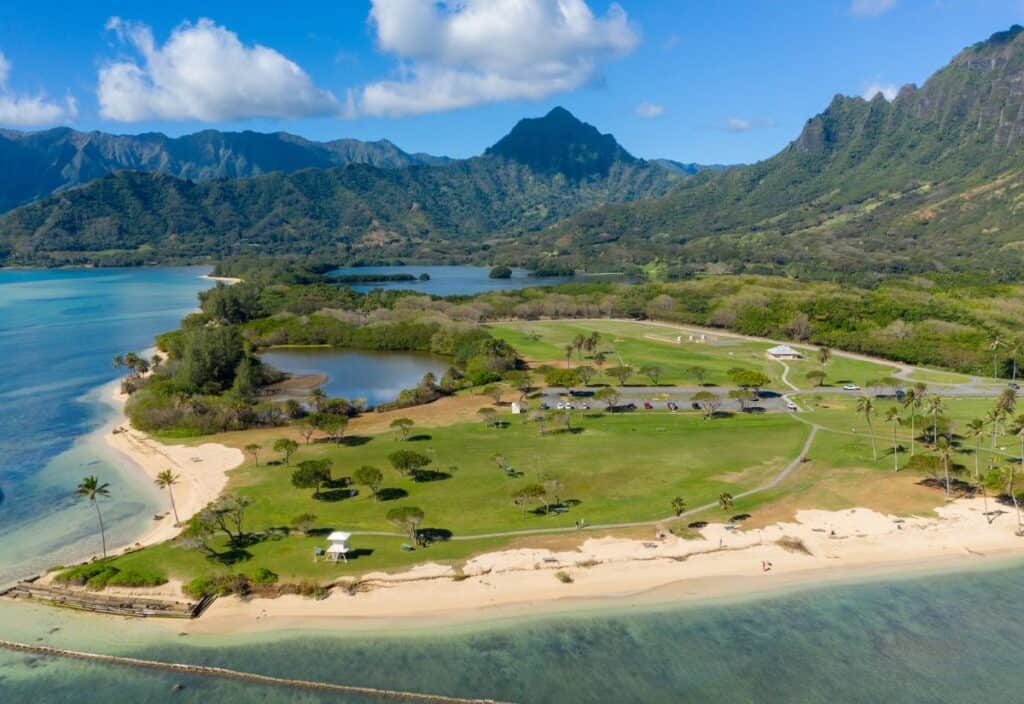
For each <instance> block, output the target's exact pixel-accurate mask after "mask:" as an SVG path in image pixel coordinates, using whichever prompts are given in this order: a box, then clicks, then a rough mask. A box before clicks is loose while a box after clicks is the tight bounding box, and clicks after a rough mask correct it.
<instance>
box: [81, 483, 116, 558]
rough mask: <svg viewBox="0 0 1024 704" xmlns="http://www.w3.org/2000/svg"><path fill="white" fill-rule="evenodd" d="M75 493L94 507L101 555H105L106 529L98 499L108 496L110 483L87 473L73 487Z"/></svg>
mask: <svg viewBox="0 0 1024 704" xmlns="http://www.w3.org/2000/svg"><path fill="white" fill-rule="evenodd" d="M75 494H77V495H78V496H84V497H85V498H87V499H88V500H89V502H90V503H91V504H92V506H93V508H95V509H96V518H97V519H98V520H99V522H100V544H101V545H102V547H103V557H106V556H107V531H106V529H105V528H104V527H103V513H102V512H101V511H100V504H99V499H100V497H102V496H110V484H108V483H106V482H103V483H101V482H100V480H99V479H97V478H96V476H95V475H89V476H88V477H85V478H84V479H82V482H81V483H80V484H79V485H78V487H77V488H76V489H75Z"/></svg>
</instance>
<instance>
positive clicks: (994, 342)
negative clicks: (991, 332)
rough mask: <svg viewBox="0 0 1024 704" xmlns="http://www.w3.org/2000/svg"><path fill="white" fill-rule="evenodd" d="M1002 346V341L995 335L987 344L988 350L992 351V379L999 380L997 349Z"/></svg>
mask: <svg viewBox="0 0 1024 704" xmlns="http://www.w3.org/2000/svg"><path fill="white" fill-rule="evenodd" d="M1002 346H1003V341H1002V340H1001V339H999V336H998V335H996V336H995V337H993V338H992V339H991V340H990V341H989V343H988V348H989V349H990V350H992V378H994V379H998V378H999V348H1000V347H1002Z"/></svg>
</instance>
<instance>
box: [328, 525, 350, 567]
mask: <svg viewBox="0 0 1024 704" xmlns="http://www.w3.org/2000/svg"><path fill="white" fill-rule="evenodd" d="M351 537H352V534H351V533H345V532H343V531H340V530H336V531H334V532H333V533H331V534H330V535H328V536H327V542H328V543H330V544H329V545H328V546H327V559H329V560H334V561H335V562H337V561H338V559H339V558H340V559H341V560H343V561H344V562H348V553H349V550H351V548H350V547H349V544H348V541H349V538H351Z"/></svg>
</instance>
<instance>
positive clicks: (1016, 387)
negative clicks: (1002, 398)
mask: <svg viewBox="0 0 1024 704" xmlns="http://www.w3.org/2000/svg"><path fill="white" fill-rule="evenodd" d="M1007 386H1009V387H1010V388H1011V389H1013V390H1014V391H1020V384H1018V383H1017V382H1015V381H1011V382H1010V383H1009V384H1007Z"/></svg>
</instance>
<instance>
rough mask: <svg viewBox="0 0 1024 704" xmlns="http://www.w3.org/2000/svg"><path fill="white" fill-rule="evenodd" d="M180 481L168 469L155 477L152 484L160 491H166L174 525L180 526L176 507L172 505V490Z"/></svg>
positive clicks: (178, 477)
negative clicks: (169, 500)
mask: <svg viewBox="0 0 1024 704" xmlns="http://www.w3.org/2000/svg"><path fill="white" fill-rule="evenodd" d="M179 479H181V477H180V476H178V475H177V474H175V473H174V472H172V471H171V470H169V469H165V470H163V471H162V472H160V474H158V475H156V479H154V480H153V482H154V483H155V484H156V485H157V486H158V487H160V488H161V489H167V496H168V497H169V498H170V499H171V511H172V512H173V513H174V525H176V526H177V525H180V524H181V521H180V520H178V507H177V506H175V505H174V489H173V488H172V487H173V486H174V485H175V484H177V483H178V480H179Z"/></svg>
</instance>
